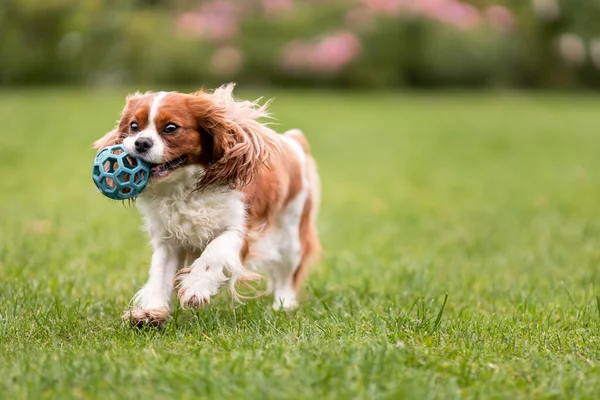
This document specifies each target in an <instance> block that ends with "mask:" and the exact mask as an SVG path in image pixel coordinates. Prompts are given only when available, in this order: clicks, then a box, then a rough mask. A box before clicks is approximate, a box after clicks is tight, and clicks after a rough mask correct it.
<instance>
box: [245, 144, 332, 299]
mask: <svg viewBox="0 0 600 400" xmlns="http://www.w3.org/2000/svg"><path fill="white" fill-rule="evenodd" d="M292 137H293V138H294V139H297V138H302V140H304V141H305V142H306V139H304V136H301V134H300V135H294V136H292ZM303 148H307V147H304V146H303ZM307 168H308V176H309V184H310V187H311V191H310V193H309V197H308V198H307V201H306V203H305V204H304V209H303V212H302V216H301V220H300V241H301V247H302V259H301V262H300V265H299V266H298V269H297V271H296V274H295V275H294V287H295V288H296V289H297V288H298V286H299V285H300V282H301V280H302V278H303V277H304V275H305V274H306V271H307V269H308V266H309V265H310V264H311V263H313V262H314V261H315V260H316V259H317V258H318V256H319V254H320V252H321V244H320V242H319V237H318V234H317V228H316V213H317V208H318V204H319V195H320V194H319V191H320V188H319V180H318V176H317V172H316V164H315V162H314V159H313V158H312V157H311V156H310V155H309V154H307ZM302 185H303V182H302V167H301V165H300V160H298V157H297V155H296V153H295V151H294V149H293V148H291V147H290V146H289V145H288V144H287V143H286V142H283V144H282V145H281V152H280V153H279V154H278V156H277V157H274V158H273V159H272V160H271V168H265V167H263V168H261V169H260V172H259V174H258V175H257V177H256V179H255V180H254V181H253V182H252V183H251V184H250V185H248V186H247V187H245V188H244V189H243V193H244V194H245V195H246V201H247V203H248V205H249V209H248V225H247V227H248V229H247V232H248V233H247V235H246V238H245V242H244V246H243V248H242V261H243V262H245V261H246V260H247V259H251V258H253V257H254V256H258V255H254V254H252V244H253V243H254V241H255V240H256V238H259V237H260V236H261V234H262V233H264V231H265V230H267V229H269V226H272V225H274V224H275V218H276V216H277V214H278V213H280V212H281V211H282V209H284V208H285V207H286V206H287V205H288V203H289V202H290V201H292V200H293V199H294V198H296V196H298V194H299V193H300V191H301V190H302Z"/></svg>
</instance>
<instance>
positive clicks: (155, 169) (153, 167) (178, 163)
mask: <svg viewBox="0 0 600 400" xmlns="http://www.w3.org/2000/svg"><path fill="white" fill-rule="evenodd" d="M187 160H188V156H187V155H183V156H180V157H177V158H174V159H172V160H170V161H167V162H164V163H162V164H150V176H151V177H153V178H163V177H165V176H167V175H169V174H170V173H171V172H173V171H174V170H176V169H177V168H180V167H183V166H184V165H185V164H186V163H187Z"/></svg>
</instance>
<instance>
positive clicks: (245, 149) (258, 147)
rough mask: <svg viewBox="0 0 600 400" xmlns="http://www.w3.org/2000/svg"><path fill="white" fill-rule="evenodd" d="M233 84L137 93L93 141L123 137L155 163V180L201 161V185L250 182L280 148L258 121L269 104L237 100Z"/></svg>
mask: <svg viewBox="0 0 600 400" xmlns="http://www.w3.org/2000/svg"><path fill="white" fill-rule="evenodd" d="M233 87H234V85H232V84H231V85H226V86H223V87H221V88H219V89H217V90H215V91H214V92H213V93H209V92H205V91H202V90H201V91H198V92H196V93H194V94H182V93H176V92H158V93H153V92H148V93H144V94H141V93H136V94H134V95H131V96H128V97H127V102H126V105H125V108H124V109H123V112H122V114H121V119H120V120H119V122H118V125H117V127H116V128H115V129H114V130H112V131H111V132H109V133H107V134H106V135H105V136H104V137H102V138H100V139H99V140H97V141H96V142H95V143H94V146H95V147H96V148H98V149H101V148H104V147H106V146H111V145H114V144H118V143H122V144H123V146H124V147H125V149H126V150H127V151H128V152H129V153H130V154H132V155H133V156H136V157H139V158H141V159H143V160H144V161H146V162H148V163H150V164H151V180H150V182H151V184H153V183H156V182H161V181H164V180H168V179H169V177H170V176H171V174H172V173H173V172H174V171H176V170H178V169H180V168H184V167H186V166H190V165H194V166H199V167H200V170H201V173H200V175H199V178H198V187H199V188H202V187H205V186H209V185H213V184H224V185H228V186H229V187H231V188H241V187H243V186H245V185H247V184H248V183H249V182H250V181H251V180H252V178H253V177H254V175H255V174H256V172H257V170H258V168H259V166H260V165H261V164H263V163H265V162H267V161H268V157H269V155H270V154H272V152H274V151H277V148H276V144H275V143H276V141H275V140H273V135H274V133H273V131H271V130H270V129H269V128H267V127H266V126H265V125H264V124H262V123H261V122H259V119H260V118H263V117H268V113H267V110H266V106H267V105H266V104H265V105H262V106H261V105H258V104H257V103H256V102H250V101H238V100H236V99H235V98H234V97H233V95H232V91H233Z"/></svg>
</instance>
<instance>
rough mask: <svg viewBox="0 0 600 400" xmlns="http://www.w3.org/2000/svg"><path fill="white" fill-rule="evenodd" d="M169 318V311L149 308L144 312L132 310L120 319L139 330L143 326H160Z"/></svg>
mask: <svg viewBox="0 0 600 400" xmlns="http://www.w3.org/2000/svg"><path fill="white" fill-rule="evenodd" d="M168 317H169V309H168V308H167V307H160V308H151V309H148V310H144V309H141V308H134V309H133V310H130V311H127V312H126V313H125V314H123V316H122V317H121V318H123V319H124V320H126V321H129V322H131V324H132V325H133V326H136V327H138V328H141V327H143V326H154V327H159V326H162V325H163V324H164V323H165V321H166V320H167V318H168Z"/></svg>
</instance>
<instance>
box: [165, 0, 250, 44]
mask: <svg viewBox="0 0 600 400" xmlns="http://www.w3.org/2000/svg"><path fill="white" fill-rule="evenodd" d="M240 15H241V9H240V7H239V6H238V5H237V4H236V3H234V2H231V1H226V0H219V1H213V2H209V3H205V4H204V5H203V6H202V7H201V9H200V11H192V12H186V13H183V14H181V15H180V16H179V18H178V19H177V23H176V25H177V31H178V33H179V35H181V36H188V35H191V36H196V37H198V38H201V39H205V40H209V41H220V40H225V39H229V38H232V37H235V36H237V35H238V33H239V26H238V25H239V19H240Z"/></svg>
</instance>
